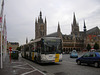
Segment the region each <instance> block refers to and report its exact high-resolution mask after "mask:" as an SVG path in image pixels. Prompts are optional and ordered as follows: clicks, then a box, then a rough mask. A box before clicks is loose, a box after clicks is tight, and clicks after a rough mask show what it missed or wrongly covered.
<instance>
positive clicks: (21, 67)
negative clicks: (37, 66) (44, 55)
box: [13, 67, 32, 69]
mask: <svg viewBox="0 0 100 75" xmlns="http://www.w3.org/2000/svg"><path fill="white" fill-rule="evenodd" d="M13 68H19V69H32V68H25V67H13Z"/></svg>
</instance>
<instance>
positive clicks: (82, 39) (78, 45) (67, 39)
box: [35, 12, 100, 53]
mask: <svg viewBox="0 0 100 75" xmlns="http://www.w3.org/2000/svg"><path fill="white" fill-rule="evenodd" d="M35 27H36V29H35V37H36V38H40V37H42V36H45V37H60V38H61V39H62V49H63V51H64V52H66V53H69V52H70V51H72V50H73V49H76V50H77V51H81V50H83V49H86V47H87V45H88V44H90V45H91V47H93V45H94V44H95V43H97V44H99V47H100V29H99V28H98V27H94V28H92V29H90V30H87V29H86V25H85V21H84V25H83V31H79V24H78V23H77V20H76V17H75V13H74V14H73V23H72V24H71V27H72V30H71V33H70V35H64V34H62V32H61V29H60V24H59V23H58V28H57V32H54V33H51V34H49V35H46V31H47V28H46V27H47V24H46V19H45V23H43V20H42V13H41V12H40V17H39V18H38V22H37V20H36V22H35ZM90 38H91V39H90Z"/></svg>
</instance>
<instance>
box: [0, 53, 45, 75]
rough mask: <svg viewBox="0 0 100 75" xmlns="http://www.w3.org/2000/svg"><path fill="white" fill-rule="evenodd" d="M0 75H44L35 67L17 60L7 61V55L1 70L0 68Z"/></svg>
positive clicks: (21, 59) (20, 59)
mask: <svg viewBox="0 0 100 75" xmlns="http://www.w3.org/2000/svg"><path fill="white" fill-rule="evenodd" d="M0 75H46V74H44V73H43V72H41V71H40V70H38V69H36V68H35V67H33V66H31V65H30V64H28V63H27V62H25V61H24V60H23V58H19V59H18V60H11V63H10V60H9V55H7V57H6V61H5V62H4V63H3V69H1V68H0Z"/></svg>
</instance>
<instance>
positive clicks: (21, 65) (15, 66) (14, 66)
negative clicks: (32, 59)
mask: <svg viewBox="0 0 100 75" xmlns="http://www.w3.org/2000/svg"><path fill="white" fill-rule="evenodd" d="M25 65H27V64H23V65H16V66H13V67H18V66H25Z"/></svg>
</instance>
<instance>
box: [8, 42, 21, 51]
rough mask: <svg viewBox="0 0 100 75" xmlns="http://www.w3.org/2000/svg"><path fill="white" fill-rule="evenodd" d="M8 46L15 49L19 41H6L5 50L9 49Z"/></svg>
mask: <svg viewBox="0 0 100 75" xmlns="http://www.w3.org/2000/svg"><path fill="white" fill-rule="evenodd" d="M9 47H12V50H16V49H17V47H19V43H18V42H8V43H7V50H9Z"/></svg>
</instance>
